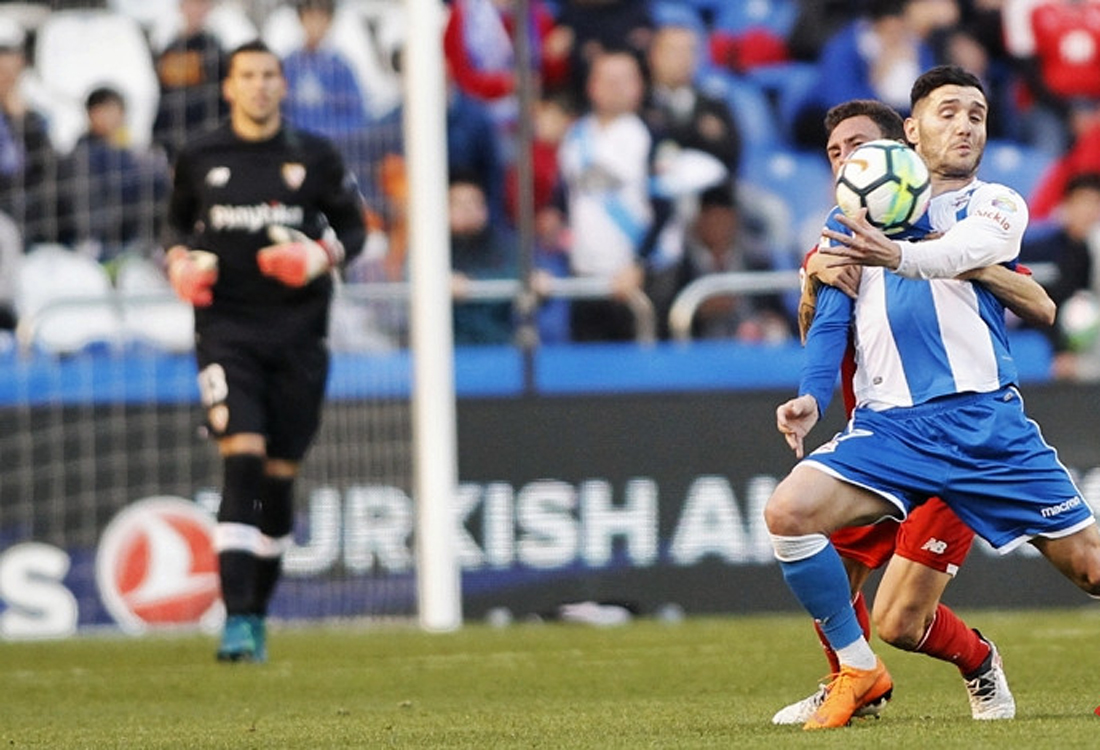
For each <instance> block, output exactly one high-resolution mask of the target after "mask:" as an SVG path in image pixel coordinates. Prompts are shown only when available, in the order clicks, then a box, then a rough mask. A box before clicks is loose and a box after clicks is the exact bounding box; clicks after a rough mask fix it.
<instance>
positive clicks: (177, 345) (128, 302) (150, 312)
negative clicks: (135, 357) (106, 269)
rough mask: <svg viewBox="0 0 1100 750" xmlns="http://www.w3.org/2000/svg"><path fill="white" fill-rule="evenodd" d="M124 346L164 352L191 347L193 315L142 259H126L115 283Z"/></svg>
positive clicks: (184, 350) (159, 275) (165, 282)
mask: <svg viewBox="0 0 1100 750" xmlns="http://www.w3.org/2000/svg"><path fill="white" fill-rule="evenodd" d="M115 286H116V288H117V290H118V303H119V306H120V311H121V315H122V336H123V338H124V339H125V341H126V343H141V344H148V345H150V346H152V347H153V348H155V349H159V350H163V351H168V352H186V351H190V350H191V349H192V348H193V347H194V345H195V313H194V310H193V309H192V307H191V306H190V305H188V304H186V303H184V302H181V301H180V300H179V299H177V298H176V296H175V294H174V293H173V292H172V288H171V286H170V285H169V283H168V280H167V279H166V278H165V276H164V274H163V273H162V272H161V270H160V269H159V268H158V267H157V266H156V265H155V264H154V263H153V262H152V261H149V260H146V259H144V258H127V259H126V260H125V261H123V262H122V263H121V264H120V265H119V268H118V276H117V278H116V280H115Z"/></svg>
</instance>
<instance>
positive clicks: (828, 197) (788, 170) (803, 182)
mask: <svg viewBox="0 0 1100 750" xmlns="http://www.w3.org/2000/svg"><path fill="white" fill-rule="evenodd" d="M739 178H740V179H741V180H744V181H746V182H748V183H751V184H753V185H758V186H759V187H761V188H764V189H765V190H768V191H769V192H772V193H775V194H776V195H778V196H780V197H781V198H782V199H783V201H784V202H785V203H786V204H787V206H789V207H790V210H791V216H792V220H793V224H792V226H798V225H800V224H801V223H802V222H803V221H804V220H807V219H816V220H817V223H818V226H820V225H821V224H822V223H824V220H825V217H826V215H827V214H828V212H829V209H830V208H831V207H832V206H833V204H834V202H835V200H834V198H833V173H832V170H831V169H830V168H829V163H828V162H827V161H826V160H825V156H824V155H823V154H820V153H818V152H815V151H801V150H797V149H789V148H773V149H759V150H753V149H746V151H745V153H744V156H743V157H742V159H741V169H740V174H739Z"/></svg>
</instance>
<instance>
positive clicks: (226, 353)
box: [195, 335, 329, 461]
mask: <svg viewBox="0 0 1100 750" xmlns="http://www.w3.org/2000/svg"><path fill="white" fill-rule="evenodd" d="M195 356H196V359H197V361H198V368H199V377H198V380H199V391H200V394H201V397H202V403H203V406H204V408H205V409H206V422H207V427H208V428H209V430H210V433H211V434H212V436H213V437H214V438H222V437H227V436H229V435H237V434H240V433H246V432H252V433H258V434H260V435H263V436H264V437H265V438H266V439H267V456H268V457H269V458H279V459H285V460H288V461H300V460H301V459H302V458H303V457H304V456H305V454H306V451H307V450H308V449H309V445H310V443H312V442H313V438H314V436H315V435H316V434H317V428H318V427H319V426H320V424H321V405H322V402H323V401H324V397H325V381H326V379H327V378H328V368H329V354H328V349H327V348H326V346H325V342H324V340H323V339H315V340H312V341H306V342H302V341H296V342H293V343H289V342H279V343H273V342H266V341H252V342H241V341H239V340H237V341H222V340H219V339H217V338H212V337H210V336H209V335H207V336H201V337H198V339H197V341H196V344H195Z"/></svg>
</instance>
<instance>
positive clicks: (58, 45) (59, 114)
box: [34, 10, 159, 153]
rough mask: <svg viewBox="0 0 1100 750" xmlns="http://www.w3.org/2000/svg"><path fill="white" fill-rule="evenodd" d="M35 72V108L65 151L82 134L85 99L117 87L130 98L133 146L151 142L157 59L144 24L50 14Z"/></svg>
mask: <svg viewBox="0 0 1100 750" xmlns="http://www.w3.org/2000/svg"><path fill="white" fill-rule="evenodd" d="M34 69H35V72H36V74H37V77H38V89H37V91H38V94H39V97H40V98H36V99H35V104H36V105H37V106H40V107H42V109H43V110H44V114H46V115H47V119H48V120H49V123H50V138H51V139H52V141H53V144H54V147H55V148H57V150H58V151H59V152H61V153H67V152H68V151H70V150H72V147H73V146H74V145H75V144H76V141H77V138H79V137H80V135H81V134H82V133H83V132H84V130H85V128H86V125H87V116H86V114H85V112H84V100H85V98H86V97H87V96H88V94H89V93H90V92H91V90H92V89H94V88H96V87H97V86H105V85H106V86H113V87H114V88H117V89H118V90H119V91H120V92H121V93H122V95H123V96H124V97H125V99H126V107H127V119H128V123H127V124H128V126H129V131H130V137H131V142H132V143H133V145H134V146H135V147H137V148H145V147H147V146H148V145H149V143H150V142H151V141H152V137H153V120H154V118H155V117H156V109H157V98H158V96H159V90H158V87H157V79H156V74H155V72H154V71H153V61H152V58H151V56H150V54H149V46H148V44H147V43H146V41H145V34H144V33H143V31H142V29H141V26H140V25H139V24H138V23H137V22H136V21H135V20H134V19H132V18H129V17H127V16H124V15H122V14H120V13H115V12H113V11H109V10H87V11H83V10H66V11H57V12H54V13H51V14H50V15H49V17H48V18H46V20H45V21H43V23H42V25H41V26H40V27H39V29H38V37H37V42H36V43H35V54H34Z"/></svg>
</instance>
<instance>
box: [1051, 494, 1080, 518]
mask: <svg viewBox="0 0 1100 750" xmlns="http://www.w3.org/2000/svg"><path fill="white" fill-rule="evenodd" d="M1080 504H1081V498H1080V497H1071V498H1070V499H1069V500H1066V501H1065V502H1064V503H1058V504H1057V505H1048V506H1047V507H1045V508H1043V511H1042V513H1043V518H1050V517H1051V516H1056V515H1058V514H1059V513H1062V512H1063V511H1067V510H1070V509H1071V508H1076V507H1078V506H1079V505H1080Z"/></svg>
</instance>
